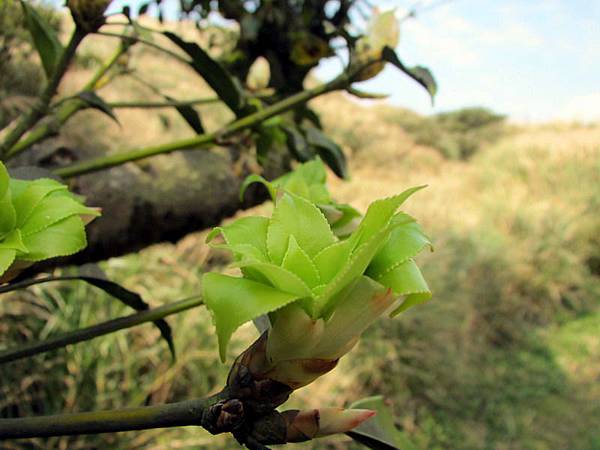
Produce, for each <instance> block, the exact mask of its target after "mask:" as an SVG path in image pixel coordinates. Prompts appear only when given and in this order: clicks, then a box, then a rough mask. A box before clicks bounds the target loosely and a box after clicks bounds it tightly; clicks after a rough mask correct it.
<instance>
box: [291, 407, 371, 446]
mask: <svg viewBox="0 0 600 450" xmlns="http://www.w3.org/2000/svg"><path fill="white" fill-rule="evenodd" d="M375 414H376V413H375V411H371V410H369V409H342V408H321V409H312V410H305V411H297V410H290V411H284V412H283V413H281V415H282V416H283V418H284V419H285V421H286V423H287V436H286V438H287V439H286V440H287V442H303V441H308V440H311V439H314V438H318V437H323V436H329V435H331V434H337V433H346V432H348V431H350V430H352V429H353V428H355V427H357V426H358V425H360V424H361V423H363V422H364V421H366V420H368V419H370V418H371V417H373V416H374V415H375Z"/></svg>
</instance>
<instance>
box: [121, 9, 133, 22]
mask: <svg viewBox="0 0 600 450" xmlns="http://www.w3.org/2000/svg"><path fill="white" fill-rule="evenodd" d="M121 14H123V15H124V16H125V17H126V18H127V21H128V22H130V23H131V8H130V7H129V6H127V5H125V6H123V10H122V11H121Z"/></svg>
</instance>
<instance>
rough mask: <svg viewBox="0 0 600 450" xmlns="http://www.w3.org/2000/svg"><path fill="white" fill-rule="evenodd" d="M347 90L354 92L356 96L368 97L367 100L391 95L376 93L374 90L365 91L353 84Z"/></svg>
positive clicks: (349, 92)
mask: <svg viewBox="0 0 600 450" xmlns="http://www.w3.org/2000/svg"><path fill="white" fill-rule="evenodd" d="M346 91H347V92H348V94H352V95H354V96H355V97H358V98H362V99H367V100H379V99H383V98H388V97H389V94H378V93H374V92H365V91H361V90H360V89H355V88H353V87H352V86H350V87H348V88H347V89H346Z"/></svg>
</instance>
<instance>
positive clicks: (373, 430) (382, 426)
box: [346, 395, 417, 450]
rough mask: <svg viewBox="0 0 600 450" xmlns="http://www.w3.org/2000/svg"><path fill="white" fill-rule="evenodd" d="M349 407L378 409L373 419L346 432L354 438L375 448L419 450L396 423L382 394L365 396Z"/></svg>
mask: <svg viewBox="0 0 600 450" xmlns="http://www.w3.org/2000/svg"><path fill="white" fill-rule="evenodd" d="M349 408H358V409H371V410H374V411H377V415H376V416H374V417H373V418H372V419H369V420H367V421H366V422H363V423H362V424H360V425H359V426H358V427H356V428H354V429H353V430H352V431H349V432H348V433H346V434H347V435H348V436H350V437H351V438H352V439H354V440H356V441H357V442H360V443H361V444H363V445H365V446H366V447H368V448H371V449H374V450H417V447H416V446H415V444H413V443H412V442H411V441H410V439H409V438H408V437H407V436H406V435H405V434H404V433H403V432H402V431H400V430H398V429H397V428H396V426H395V425H394V416H393V414H392V411H391V410H390V408H389V407H388V406H387V405H386V404H385V403H384V400H383V397H382V396H379V395H378V396H374V397H368V398H364V399H362V400H358V401H356V402H354V403H352V404H351V405H350V406H349Z"/></svg>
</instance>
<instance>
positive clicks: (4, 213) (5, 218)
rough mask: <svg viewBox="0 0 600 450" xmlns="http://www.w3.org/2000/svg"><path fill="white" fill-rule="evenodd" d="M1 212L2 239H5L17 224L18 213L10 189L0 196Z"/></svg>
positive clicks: (0, 236)
mask: <svg viewBox="0 0 600 450" xmlns="http://www.w3.org/2000/svg"><path fill="white" fill-rule="evenodd" d="M0 211H1V213H0V239H3V238H4V236H6V235H7V234H8V233H10V232H11V231H12V230H13V229H14V228H15V226H16V224H17V212H16V211H15V208H14V206H13V204H12V202H11V195H10V189H7V190H6V191H5V192H4V196H0Z"/></svg>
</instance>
